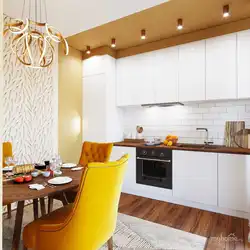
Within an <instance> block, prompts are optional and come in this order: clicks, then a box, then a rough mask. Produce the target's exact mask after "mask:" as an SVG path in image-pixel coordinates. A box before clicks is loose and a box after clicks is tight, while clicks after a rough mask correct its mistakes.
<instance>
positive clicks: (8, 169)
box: [2, 166, 13, 172]
mask: <svg viewBox="0 0 250 250" xmlns="http://www.w3.org/2000/svg"><path fill="white" fill-rule="evenodd" d="M2 169H3V171H4V172H10V171H12V169H13V166H10V167H4V168H2Z"/></svg>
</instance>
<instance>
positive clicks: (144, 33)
mask: <svg viewBox="0 0 250 250" xmlns="http://www.w3.org/2000/svg"><path fill="white" fill-rule="evenodd" d="M146 38H147V37H146V30H145V29H143V30H141V39H142V40H145V39H146Z"/></svg>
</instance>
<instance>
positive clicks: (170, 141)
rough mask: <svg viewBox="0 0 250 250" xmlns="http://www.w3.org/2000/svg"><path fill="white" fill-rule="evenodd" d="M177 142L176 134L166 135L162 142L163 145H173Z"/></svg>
mask: <svg viewBox="0 0 250 250" xmlns="http://www.w3.org/2000/svg"><path fill="white" fill-rule="evenodd" d="M177 142H178V136H176V135H168V136H167V137H166V139H165V141H164V142H163V143H164V145H165V146H169V147H171V146H175V145H176V144H177Z"/></svg>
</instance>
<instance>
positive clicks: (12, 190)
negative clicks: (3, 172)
mask: <svg viewBox="0 0 250 250" xmlns="http://www.w3.org/2000/svg"><path fill="white" fill-rule="evenodd" d="M61 170H62V172H63V174H62V176H68V177H71V178H72V179H73V181H72V182H71V183H69V184H66V185H58V186H55V187H54V188H51V187H48V186H46V187H45V188H44V189H42V190H40V191H38V190H32V189H30V188H29V185H30V184H35V183H38V184H43V183H44V182H48V180H49V179H52V178H45V177H43V176H42V175H40V176H38V177H36V178H33V180H32V181H31V182H29V183H22V184H17V183H14V182H13V181H5V182H3V205H7V204H11V203H13V202H16V201H25V200H33V199H37V198H42V197H45V196H50V195H54V194H56V193H60V192H63V191H66V190H70V189H73V188H77V187H78V186H79V184H80V181H81V176H82V173H83V172H84V169H82V170H80V171H72V170H71V169H61Z"/></svg>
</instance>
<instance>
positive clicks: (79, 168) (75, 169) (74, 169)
mask: <svg viewBox="0 0 250 250" xmlns="http://www.w3.org/2000/svg"><path fill="white" fill-rule="evenodd" d="M82 169H83V167H77V168H71V170H72V171H77V170H82Z"/></svg>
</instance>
